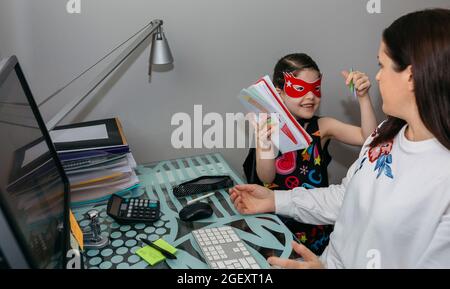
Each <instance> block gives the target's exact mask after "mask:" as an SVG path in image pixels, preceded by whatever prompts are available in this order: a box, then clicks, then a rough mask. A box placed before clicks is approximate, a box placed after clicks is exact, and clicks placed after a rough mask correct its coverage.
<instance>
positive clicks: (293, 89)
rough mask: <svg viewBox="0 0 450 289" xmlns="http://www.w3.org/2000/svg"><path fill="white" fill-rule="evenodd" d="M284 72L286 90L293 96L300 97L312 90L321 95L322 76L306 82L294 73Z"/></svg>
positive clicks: (316, 94)
mask: <svg viewBox="0 0 450 289" xmlns="http://www.w3.org/2000/svg"><path fill="white" fill-rule="evenodd" d="M283 74H284V92H285V93H286V95H287V96H289V97H292V98H300V97H303V96H305V95H307V94H308V92H310V91H311V92H312V93H313V94H314V95H315V96H317V97H319V98H320V97H321V96H322V93H321V91H320V85H321V84H322V76H321V77H319V79H317V80H316V81H314V82H306V81H303V80H301V79H298V78H296V77H295V76H294V75H292V73H286V72H285V73H283Z"/></svg>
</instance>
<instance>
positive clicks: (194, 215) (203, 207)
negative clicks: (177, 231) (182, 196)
mask: <svg viewBox="0 0 450 289" xmlns="http://www.w3.org/2000/svg"><path fill="white" fill-rule="evenodd" d="M212 213H213V209H212V208H211V206H210V205H209V204H207V203H202V202H198V203H193V204H191V205H188V206H186V207H184V208H183V209H182V210H181V211H180V213H179V215H180V219H181V220H182V221H185V222H192V221H197V220H200V219H205V218H208V217H209V216H211V215H212Z"/></svg>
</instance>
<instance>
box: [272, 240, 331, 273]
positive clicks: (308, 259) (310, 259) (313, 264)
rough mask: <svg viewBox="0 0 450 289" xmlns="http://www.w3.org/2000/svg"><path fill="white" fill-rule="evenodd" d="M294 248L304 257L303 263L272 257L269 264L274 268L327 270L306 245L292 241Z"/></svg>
mask: <svg viewBox="0 0 450 289" xmlns="http://www.w3.org/2000/svg"><path fill="white" fill-rule="evenodd" d="M292 248H293V249H294V251H295V252H297V254H299V255H300V256H302V258H303V261H295V260H289V259H281V258H278V257H270V258H269V259H267V262H269V264H270V265H272V266H277V267H281V268H285V269H325V267H324V266H323V264H322V262H321V261H320V259H319V257H317V256H316V255H315V254H314V253H313V252H311V251H310V250H309V249H308V248H306V247H305V246H304V245H302V244H299V243H297V242H294V241H292Z"/></svg>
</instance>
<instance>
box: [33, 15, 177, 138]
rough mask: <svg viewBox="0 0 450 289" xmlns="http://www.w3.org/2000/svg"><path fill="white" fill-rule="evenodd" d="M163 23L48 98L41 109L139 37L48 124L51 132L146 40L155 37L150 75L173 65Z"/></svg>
mask: <svg viewBox="0 0 450 289" xmlns="http://www.w3.org/2000/svg"><path fill="white" fill-rule="evenodd" d="M162 25H163V21H162V20H153V21H151V22H150V23H149V24H147V25H146V26H144V27H143V28H142V29H141V30H139V31H138V32H136V33H135V34H134V35H132V36H131V37H130V38H128V39H127V40H126V41H124V42H123V43H121V44H120V45H119V46H117V47H116V48H114V49H113V50H112V51H111V52H109V53H108V54H107V55H105V56H104V57H102V58H101V59H100V60H99V61H97V62H96V63H95V64H94V65H92V66H91V67H89V68H88V69H86V70H85V71H83V72H82V73H81V74H80V75H78V76H77V77H75V78H74V79H73V80H71V81H70V82H69V83H67V84H66V85H64V86H63V87H61V88H60V89H58V90H57V91H56V92H55V93H53V94H52V95H50V96H49V97H47V98H46V99H45V100H44V101H42V102H41V103H40V104H39V107H40V106H42V105H44V104H45V103H46V102H47V101H49V100H50V99H52V98H53V97H54V96H56V95H57V94H59V93H60V92H61V91H63V90H64V89H65V88H67V87H68V86H69V85H71V84H72V83H73V82H75V81H76V80H77V79H79V78H80V77H81V76H83V75H84V74H86V73H87V72H88V71H90V70H91V69H92V68H94V67H95V66H96V65H97V64H99V63H100V62H102V61H103V60H104V59H105V58H107V57H108V56H109V55H111V54H112V53H114V52H115V51H116V50H117V49H119V48H120V47H122V46H123V45H125V44H126V43H127V42H128V41H130V40H131V39H133V38H134V37H136V36H137V35H138V37H137V38H136V39H135V40H134V41H133V43H132V44H131V45H129V46H128V47H127V48H126V49H124V51H123V52H122V53H121V54H120V55H119V56H118V57H117V58H116V59H115V60H114V61H112V62H111V63H110V64H109V65H108V66H107V67H106V68H105V69H104V70H103V71H102V72H101V73H100V74H99V75H98V76H97V77H96V78H95V79H94V81H92V82H91V83H90V84H89V85H88V87H87V88H86V90H85V92H84V93H82V94H80V95H79V96H78V97H75V98H74V99H73V100H72V101H70V102H69V103H68V104H67V105H65V106H64V107H63V108H62V109H61V110H60V111H59V112H58V113H57V114H56V115H55V116H54V117H53V118H52V119H50V121H48V122H47V123H46V126H47V129H48V130H49V131H51V130H52V129H53V128H55V126H57V125H58V124H59V122H60V121H61V120H63V119H64V117H65V116H67V115H68V114H69V113H70V112H71V111H72V110H73V109H74V108H75V107H77V105H78V104H80V103H81V102H82V101H83V100H84V99H85V98H86V97H87V96H88V95H89V94H90V93H91V92H92V91H94V90H95V89H96V88H97V87H98V86H99V85H100V84H101V83H102V82H103V81H104V80H105V79H106V78H107V77H108V76H109V75H110V74H111V73H112V72H114V70H115V69H116V68H117V67H119V66H120V65H121V64H122V63H123V62H124V61H125V60H126V59H127V58H128V56H130V55H131V54H132V53H133V52H134V51H135V50H136V49H137V48H138V47H139V46H140V45H141V44H142V43H143V42H144V41H145V40H147V39H148V37H150V35H153V39H152V46H151V51H150V60H149V71H148V73H149V75H151V71H152V65H153V64H154V65H162V64H171V63H173V57H172V53H171V52H170V48H169V44H168V42H167V39H166V37H165V35H164V32H163V30H162Z"/></svg>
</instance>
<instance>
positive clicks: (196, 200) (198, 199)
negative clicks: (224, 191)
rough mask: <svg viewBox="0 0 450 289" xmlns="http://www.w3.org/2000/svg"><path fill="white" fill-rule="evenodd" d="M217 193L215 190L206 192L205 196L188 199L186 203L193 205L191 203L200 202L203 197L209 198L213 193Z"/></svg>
mask: <svg viewBox="0 0 450 289" xmlns="http://www.w3.org/2000/svg"><path fill="white" fill-rule="evenodd" d="M215 193H216V192H214V193H209V194H206V195H204V196H201V197H198V198H196V199H193V200H190V201H188V202H187V203H186V205H191V204H193V203H196V202H198V201H201V200H203V199H206V198H209V197H211V196H212V195H214V194H215Z"/></svg>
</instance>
